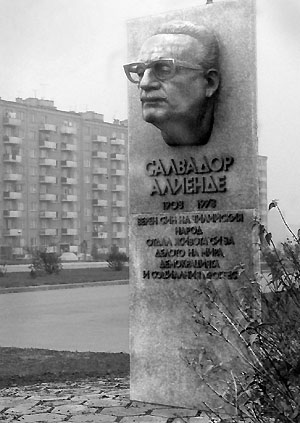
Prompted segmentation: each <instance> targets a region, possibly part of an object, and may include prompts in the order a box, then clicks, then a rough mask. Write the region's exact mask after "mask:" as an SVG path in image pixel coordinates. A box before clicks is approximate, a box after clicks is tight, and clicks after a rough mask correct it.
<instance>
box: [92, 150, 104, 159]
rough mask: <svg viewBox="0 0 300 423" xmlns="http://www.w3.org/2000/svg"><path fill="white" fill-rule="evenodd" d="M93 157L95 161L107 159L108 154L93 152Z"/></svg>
mask: <svg viewBox="0 0 300 423" xmlns="http://www.w3.org/2000/svg"><path fill="white" fill-rule="evenodd" d="M92 157H93V159H95V158H96V159H107V153H106V152H105V151H93V152H92Z"/></svg>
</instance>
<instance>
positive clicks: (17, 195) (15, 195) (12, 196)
mask: <svg viewBox="0 0 300 423" xmlns="http://www.w3.org/2000/svg"><path fill="white" fill-rule="evenodd" d="M3 198H4V200H20V199H21V198H22V193H21V192H15V191H4V192H3Z"/></svg>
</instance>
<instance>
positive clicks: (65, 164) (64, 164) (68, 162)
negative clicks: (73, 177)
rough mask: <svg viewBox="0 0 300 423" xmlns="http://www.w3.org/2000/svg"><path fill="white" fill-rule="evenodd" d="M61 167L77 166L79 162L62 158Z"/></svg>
mask: <svg viewBox="0 0 300 423" xmlns="http://www.w3.org/2000/svg"><path fill="white" fill-rule="evenodd" d="M60 163H61V167H77V162H74V161H73V160H62V161H61V162H60Z"/></svg>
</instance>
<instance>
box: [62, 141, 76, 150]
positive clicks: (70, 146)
mask: <svg viewBox="0 0 300 423" xmlns="http://www.w3.org/2000/svg"><path fill="white" fill-rule="evenodd" d="M60 148H61V151H76V150H77V146H76V145H74V144H68V143H66V142H62V143H61V147H60Z"/></svg>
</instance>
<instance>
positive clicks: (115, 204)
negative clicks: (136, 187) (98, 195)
mask: <svg viewBox="0 0 300 423" xmlns="http://www.w3.org/2000/svg"><path fill="white" fill-rule="evenodd" d="M112 206H113V207H126V202H125V201H113V202H112Z"/></svg>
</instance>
